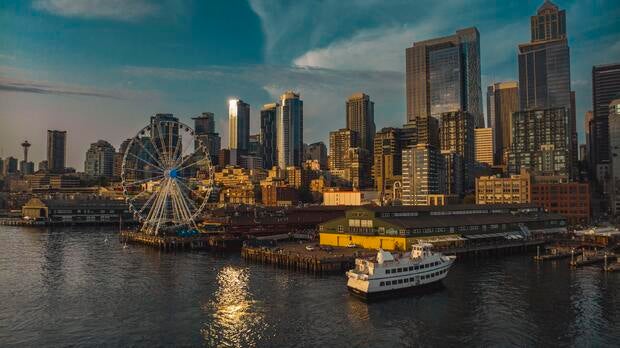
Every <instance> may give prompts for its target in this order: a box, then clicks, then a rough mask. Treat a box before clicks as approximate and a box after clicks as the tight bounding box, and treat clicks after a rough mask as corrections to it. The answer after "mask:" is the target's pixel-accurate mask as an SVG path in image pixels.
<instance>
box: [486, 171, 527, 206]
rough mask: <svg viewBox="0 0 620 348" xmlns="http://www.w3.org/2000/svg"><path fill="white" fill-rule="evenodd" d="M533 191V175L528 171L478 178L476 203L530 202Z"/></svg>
mask: <svg viewBox="0 0 620 348" xmlns="http://www.w3.org/2000/svg"><path fill="white" fill-rule="evenodd" d="M531 191H532V190H531V177H530V175H529V174H528V173H527V172H526V171H524V172H522V173H520V174H513V175H511V176H510V177H509V178H500V177H497V176H481V177H478V178H476V204H517V203H530V202H531V199H532V192H531Z"/></svg>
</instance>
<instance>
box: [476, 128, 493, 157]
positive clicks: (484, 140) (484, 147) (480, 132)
mask: <svg viewBox="0 0 620 348" xmlns="http://www.w3.org/2000/svg"><path fill="white" fill-rule="evenodd" d="M474 139H475V146H474V147H475V150H476V162H478V163H482V164H486V165H488V166H493V129H492V128H476V129H474Z"/></svg>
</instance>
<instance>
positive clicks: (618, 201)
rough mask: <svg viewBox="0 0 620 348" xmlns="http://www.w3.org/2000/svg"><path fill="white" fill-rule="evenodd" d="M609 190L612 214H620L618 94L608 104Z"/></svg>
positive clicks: (619, 120) (619, 112)
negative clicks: (616, 97)
mask: <svg viewBox="0 0 620 348" xmlns="http://www.w3.org/2000/svg"><path fill="white" fill-rule="evenodd" d="M607 119H608V122H609V149H610V151H611V154H610V155H611V156H610V159H611V163H610V176H611V180H610V181H611V182H610V186H611V187H610V192H611V195H610V196H611V211H612V214H614V215H618V214H620V95H619V96H618V99H614V100H612V101H611V103H610V104H609V112H608V114H607Z"/></svg>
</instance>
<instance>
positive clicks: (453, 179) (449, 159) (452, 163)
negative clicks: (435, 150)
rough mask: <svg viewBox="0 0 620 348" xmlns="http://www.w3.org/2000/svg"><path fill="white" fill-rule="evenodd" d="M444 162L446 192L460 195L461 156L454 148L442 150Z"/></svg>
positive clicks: (461, 191) (461, 180) (461, 179)
mask: <svg viewBox="0 0 620 348" xmlns="http://www.w3.org/2000/svg"><path fill="white" fill-rule="evenodd" d="M441 155H442V156H443V160H444V164H445V170H446V171H445V181H446V194H448V195H456V196H460V195H462V194H463V156H461V155H459V154H458V153H456V151H454V150H442V151H441Z"/></svg>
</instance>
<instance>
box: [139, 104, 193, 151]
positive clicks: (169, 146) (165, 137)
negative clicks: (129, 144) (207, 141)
mask: <svg viewBox="0 0 620 348" xmlns="http://www.w3.org/2000/svg"><path fill="white" fill-rule="evenodd" d="M178 122H179V119H178V118H176V117H174V115H173V114H164V113H158V114H155V115H153V116H151V139H152V140H153V143H154V144H155V148H154V149H152V150H154V152H155V153H154V154H153V155H154V156H155V157H156V158H157V159H158V160H159V161H168V160H169V159H170V158H172V156H174V154H172V153H171V152H172V151H174V149H175V148H176V147H177V146H179V147H181V146H182V145H183V144H181V143H180V142H179V124H178ZM142 151H144V150H142ZM177 152H178V153H181V154H182V153H183V148H182V147H181V148H179V150H178V151H177ZM144 157H145V156H142V157H141V158H142V159H144ZM147 161H151V162H152V160H147Z"/></svg>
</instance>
